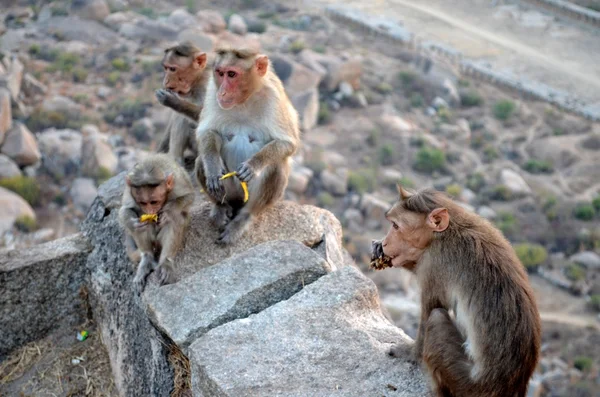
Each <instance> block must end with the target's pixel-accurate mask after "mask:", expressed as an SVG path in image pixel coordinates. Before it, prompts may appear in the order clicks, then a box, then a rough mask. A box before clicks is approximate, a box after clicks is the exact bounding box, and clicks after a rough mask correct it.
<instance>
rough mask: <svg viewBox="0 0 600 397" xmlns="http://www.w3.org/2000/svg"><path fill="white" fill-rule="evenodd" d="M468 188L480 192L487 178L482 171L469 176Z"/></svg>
mask: <svg viewBox="0 0 600 397" xmlns="http://www.w3.org/2000/svg"><path fill="white" fill-rule="evenodd" d="M466 186H467V188H469V189H471V190H472V191H474V192H479V191H480V190H481V189H482V188H483V187H484V186H485V178H484V176H483V174H482V173H480V172H476V173H474V174H471V175H469V176H468V177H467V183H466Z"/></svg>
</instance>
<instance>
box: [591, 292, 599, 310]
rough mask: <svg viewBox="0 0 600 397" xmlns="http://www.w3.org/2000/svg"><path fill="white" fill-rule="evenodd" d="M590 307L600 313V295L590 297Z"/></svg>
mask: <svg viewBox="0 0 600 397" xmlns="http://www.w3.org/2000/svg"><path fill="white" fill-rule="evenodd" d="M590 306H591V307H592V309H594V310H595V311H597V312H600V294H594V295H592V296H590Z"/></svg>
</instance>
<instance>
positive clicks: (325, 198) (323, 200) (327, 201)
mask: <svg viewBox="0 0 600 397" xmlns="http://www.w3.org/2000/svg"><path fill="white" fill-rule="evenodd" d="M317 202H318V203H319V207H331V206H333V205H334V204H335V198H334V197H333V196H332V195H331V194H329V193H327V192H321V193H319V195H318V196H317Z"/></svg>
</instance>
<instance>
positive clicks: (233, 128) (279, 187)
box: [196, 47, 300, 244]
mask: <svg viewBox="0 0 600 397" xmlns="http://www.w3.org/2000/svg"><path fill="white" fill-rule="evenodd" d="M197 135H198V144H199V146H200V152H201V153H200V156H199V157H198V159H197V160H196V176H197V178H198V181H199V183H200V184H201V185H202V187H203V188H204V190H205V191H206V192H207V194H208V196H209V198H210V199H211V200H212V201H213V202H214V207H213V212H212V217H213V220H214V221H215V223H216V224H217V226H218V227H219V229H220V232H221V234H220V236H219V238H218V239H217V243H221V244H228V243H231V242H233V241H235V240H237V238H239V237H240V236H241V235H242V234H243V232H244V231H245V229H246V227H247V226H248V225H249V223H250V222H251V220H252V217H253V216H254V215H257V214H259V213H260V212H261V211H263V210H264V209H265V208H267V207H268V206H270V205H271V204H273V203H274V202H275V201H277V200H279V199H280V198H281V197H282V196H283V193H284V191H285V188H286V186H287V181H288V176H289V173H290V165H289V160H290V158H291V156H292V155H293V154H294V153H295V151H296V149H297V147H298V143H299V135H300V132H299V129H298V113H297V112H296V110H295V109H294V107H293V106H292V104H291V102H290V100H289V99H288V97H287V95H286V93H285V91H284V89H283V85H282V84H281V81H280V80H279V78H278V77H277V75H276V74H275V73H274V72H273V71H272V70H271V66H270V62H269V59H268V58H267V56H266V55H262V54H259V53H258V52H256V51H253V50H247V49H232V48H227V47H221V48H219V49H217V56H216V59H215V64H214V68H213V73H212V75H211V78H210V82H209V84H208V87H207V90H206V98H205V102H204V108H203V110H202V115H201V117H200V121H199V123H198V129H197ZM230 172H236V173H237V175H236V176H237V178H229V179H225V180H222V179H221V177H222V176H223V175H225V174H227V173H230ZM236 179H239V181H238V180H236ZM240 182H247V183H248V190H249V200H248V202H246V203H244V192H243V190H242V188H241V186H240Z"/></svg>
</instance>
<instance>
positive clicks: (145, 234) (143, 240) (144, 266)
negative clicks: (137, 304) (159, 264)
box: [131, 225, 155, 291]
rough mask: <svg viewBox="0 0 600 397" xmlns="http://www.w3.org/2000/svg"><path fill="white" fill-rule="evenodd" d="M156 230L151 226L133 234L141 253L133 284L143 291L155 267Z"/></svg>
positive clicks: (132, 236)
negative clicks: (153, 243)
mask: <svg viewBox="0 0 600 397" xmlns="http://www.w3.org/2000/svg"><path fill="white" fill-rule="evenodd" d="M153 234H154V230H153V228H152V226H151V225H147V226H144V227H143V228H142V229H139V230H136V232H135V233H133V234H131V238H132V239H133V241H134V243H135V245H136V246H137V248H138V250H139V251H140V253H141V260H140V263H139V264H138V268H137V271H136V273H135V277H134V278H133V283H134V284H135V285H136V287H137V288H138V289H139V290H140V291H141V290H143V288H144V284H145V283H146V277H147V276H148V274H150V272H151V271H152V269H154V266H155V259H154V251H153V248H152V242H153V241H154V235H153Z"/></svg>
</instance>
